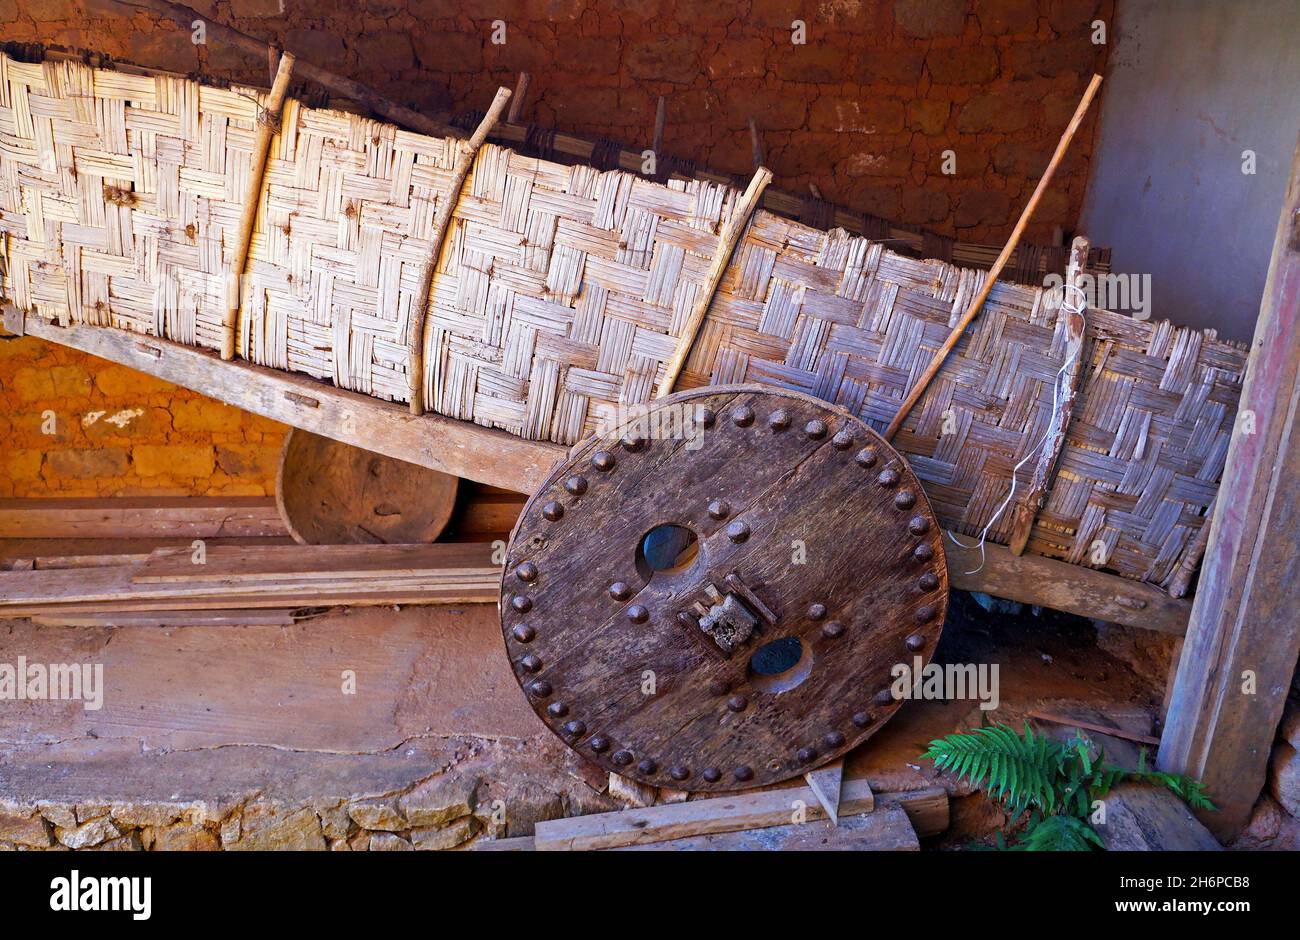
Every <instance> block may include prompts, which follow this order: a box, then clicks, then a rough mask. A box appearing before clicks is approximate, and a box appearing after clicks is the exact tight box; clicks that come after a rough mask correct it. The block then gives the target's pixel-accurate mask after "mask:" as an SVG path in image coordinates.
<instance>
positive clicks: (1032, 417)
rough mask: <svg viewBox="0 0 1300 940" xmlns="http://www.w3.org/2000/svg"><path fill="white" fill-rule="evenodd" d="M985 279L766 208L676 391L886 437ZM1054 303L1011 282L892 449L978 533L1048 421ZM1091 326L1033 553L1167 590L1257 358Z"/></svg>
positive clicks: (1185, 336)
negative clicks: (825, 417)
mask: <svg viewBox="0 0 1300 940" xmlns="http://www.w3.org/2000/svg"><path fill="white" fill-rule="evenodd" d="M984 277H985V274H984V273H983V272H979V271H973V270H969V269H961V268H956V267H953V266H952V265H949V264H946V263H944V262H942V261H937V260H917V259H912V258H905V257H902V256H900V255H897V254H895V253H893V252H891V251H888V250H885V249H883V248H882V247H881V246H880V245H879V244H878V243H873V242H871V241H868V240H867V239H863V238H856V237H851V236H849V235H848V234H847V233H845V232H844V231H842V230H835V231H832V232H822V231H819V230H817V229H812V228H809V227H807V226H804V225H801V224H799V223H797V222H793V221H791V220H788V219H784V218H781V217H778V216H775V215H772V214H770V213H766V212H759V213H758V214H757V215H756V216H755V219H754V221H753V223H752V225H751V226H750V229H749V231H748V233H747V235H746V237H745V238H744V240H743V241H742V242H741V244H740V245H739V246H738V247H737V250H736V254H735V257H734V258H733V261H732V264H731V266H730V268H729V269H728V272H727V274H726V276H725V277H724V279H723V282H722V284H721V286H720V288H719V292H718V295H717V297H716V298H715V300H714V303H713V306H712V308H711V309H710V312H709V317H708V320H707V321H706V323H705V326H704V329H703V331H702V332H701V335H700V337H699V339H698V340H697V343H696V345H695V347H694V349H693V351H692V354H691V357H690V359H689V361H688V362H687V367H686V372H685V373H684V375H683V377H682V381H681V382H680V383H679V387H691V386H695V385H702V384H710V383H711V384H720V383H726V382H741V381H749V382H766V383H769V384H772V385H779V386H783V387H787V388H794V389H799V390H801V391H805V392H808V393H810V394H813V395H816V396H818V397H820V398H824V399H826V400H828V401H833V402H837V403H839V404H841V405H843V406H845V407H846V408H848V409H849V410H850V411H852V412H853V413H854V414H857V415H860V416H861V417H862V418H863V419H865V420H866V421H868V422H869V423H871V424H872V426H874V427H875V428H877V429H878V430H883V429H884V427H885V426H886V425H887V424H888V423H889V421H890V419H891V418H892V417H893V415H894V412H895V411H896V410H897V407H898V404H899V402H900V401H901V399H902V398H903V397H904V395H905V394H906V391H907V389H908V388H910V387H911V385H912V384H913V383H914V382H915V381H916V379H917V377H918V376H919V375H920V373H921V371H922V370H923V369H924V368H925V365H926V364H927V363H928V361H929V360H930V358H931V356H932V355H933V354H934V352H935V350H936V349H938V347H939V346H940V345H941V344H942V343H943V340H944V339H945V338H946V336H947V335H948V332H949V329H950V327H951V326H952V324H954V323H955V322H956V320H957V318H958V317H959V316H960V315H961V313H962V311H963V310H964V309H965V307H966V306H967V305H968V304H969V302H970V300H971V299H972V297H973V296H974V294H975V293H976V292H977V290H978V288H979V287H980V285H981V284H982V283H983V280H982V279H983V278H984ZM1059 308H1060V291H1059V289H1058V290H1053V291H1045V290H1043V289H1041V288H1034V287H1025V286H1021V285H1016V284H1009V283H1005V282H999V283H998V284H997V285H996V286H995V287H994V289H993V291H992V293H991V294H990V296H989V299H988V302H987V303H986V304H985V305H984V308H983V311H982V312H981V313H980V315H979V317H978V318H977V319H976V321H975V322H974V324H973V325H972V326H971V328H970V329H969V330H968V332H967V334H966V336H965V337H964V338H963V340H962V341H961V343H960V344H959V345H958V346H957V348H956V349H955V350H954V351H953V353H952V354H951V355H950V356H949V358H948V360H947V362H946V364H945V365H944V367H943V369H942V371H941V372H940V373H939V375H938V376H937V378H936V379H935V381H934V383H933V384H932V385H931V386H930V389H929V391H928V392H927V393H926V395H925V396H924V397H923V398H922V399H921V401H920V402H919V403H918V404H917V407H916V408H915V409H914V410H913V412H912V414H911V416H910V418H909V420H908V421H907V423H906V424H905V425H904V427H903V429H902V430H901V431H900V432H899V434H898V436H897V437H896V438H895V440H894V444H895V445H896V446H897V447H898V448H899V449H900V450H901V451H902V452H903V453H905V454H906V455H907V456H908V458H909V460H910V462H911V464H912V468H913V469H914V470H915V471H916V473H917V475H918V476H919V477H920V478H921V479H922V480H923V481H925V483H926V484H927V486H926V492H927V494H928V495H929V497H930V500H931V502H932V503H933V504H934V508H935V510H936V512H937V513H938V514H939V516H940V518H941V520H942V521H943V522H944V524H945V525H947V526H949V527H950V528H952V529H954V530H957V531H960V532H964V533H967V534H969V535H978V533H979V532H980V531H981V530H982V529H983V528H984V526H985V525H986V524H987V523H988V522H989V520H990V519H991V518H992V517H993V515H994V513H995V512H996V510H997V508H998V506H999V505H1000V504H1001V503H1002V501H1003V500H1004V499H1005V498H1006V496H1007V494H1008V492H1009V491H1010V486H1011V473H1012V468H1013V467H1014V466H1015V465H1016V464H1017V463H1018V462H1019V461H1020V460H1021V459H1022V458H1024V457H1025V455H1026V454H1027V453H1028V452H1029V450H1030V449H1031V448H1033V447H1034V446H1035V445H1036V444H1037V443H1038V442H1039V440H1040V439H1041V438H1042V436H1043V434H1044V432H1045V431H1046V429H1047V425H1048V422H1049V421H1050V419H1051V408H1052V396H1053V383H1054V382H1055V381H1056V376H1057V373H1058V372H1059V371H1060V369H1061V367H1062V365H1063V364H1064V351H1063V350H1064V331H1063V327H1061V324H1060V322H1059V319H1058V317H1057V313H1058V311H1059ZM1087 318H1088V332H1087V339H1086V346H1085V356H1086V359H1087V361H1086V366H1085V371H1084V376H1083V382H1082V391H1081V394H1080V397H1079V400H1078V402H1077V403H1076V405H1075V408H1074V417H1073V420H1072V421H1071V424H1070V429H1069V435H1068V440H1067V443H1066V446H1065V448H1064V450H1063V452H1062V456H1061V459H1060V462H1059V464H1058V472H1057V475H1056V479H1055V482H1054V485H1053V488H1052V491H1051V495H1050V498H1049V500H1048V502H1047V504H1046V505H1045V507H1044V509H1043V511H1042V512H1041V513H1040V514H1039V516H1038V520H1037V522H1036V525H1035V528H1034V531H1033V533H1032V536H1031V541H1030V546H1029V547H1030V550H1031V551H1034V552H1036V553H1038V554H1044V555H1049V556H1052V557H1056V558H1062V559H1065V560H1067V561H1070V562H1074V563H1076V564H1088V565H1094V566H1096V567H1104V568H1108V569H1111V570H1114V571H1116V572H1118V573H1120V574H1123V575H1126V576H1128V577H1131V578H1137V579H1141V580H1146V581H1162V580H1164V578H1165V577H1167V576H1168V574H1169V573H1170V571H1171V570H1172V568H1173V566H1174V565H1175V564H1176V563H1177V560H1178V558H1179V555H1180V554H1181V552H1182V551H1183V550H1184V549H1185V548H1186V547H1187V543H1188V540H1189V538H1190V536H1191V535H1192V534H1193V533H1194V532H1195V531H1196V530H1197V529H1198V528H1199V527H1200V525H1201V524H1202V522H1203V516H1204V513H1205V510H1206V508H1207V507H1208V506H1209V504H1210V501H1211V500H1212V499H1213V497H1214V493H1215V490H1216V485H1215V481H1217V480H1218V479H1219V475H1220V473H1221V472H1222V470H1223V462H1224V457H1225V455H1226V453H1227V447H1228V439H1229V435H1230V433H1231V431H1232V426H1233V422H1234V420H1235V414H1236V402H1237V399H1238V397H1239V395H1240V388H1241V378H1242V375H1243V373H1244V369H1245V364H1246V354H1245V351H1244V350H1243V349H1242V348H1240V347H1238V346H1236V345H1234V344H1230V343H1224V342H1220V341H1218V340H1216V339H1215V337H1214V334H1213V331H1205V332H1204V333H1202V332H1199V331H1194V330H1188V329H1174V328H1173V327H1172V326H1171V325H1170V324H1169V323H1167V322H1162V323H1154V324H1153V323H1146V322H1141V321H1137V320H1134V319H1132V318H1130V317H1126V316H1120V315H1118V314H1114V313H1110V312H1108V311H1104V310H1092V309H1090V310H1089V311H1088V312H1087ZM1031 469H1032V461H1031V462H1030V463H1029V464H1027V465H1026V466H1025V467H1022V468H1021V470H1020V473H1019V475H1018V479H1019V481H1020V482H1019V486H1020V490H1019V492H1020V493H1021V494H1023V492H1024V487H1025V485H1026V483H1027V481H1028V479H1029V475H1030V471H1031ZM1012 519H1013V513H1012V512H1011V511H1007V512H1004V513H1003V514H1002V516H1001V517H999V519H998V521H997V522H996V523H995V524H994V525H993V527H992V528H991V529H990V531H989V538H990V540H991V541H994V542H1006V541H1007V540H1008V538H1009V536H1010V533H1011V526H1012ZM1098 542H1100V543H1101V545H1102V546H1104V548H1102V549H1099V548H1098V546H1097V544H1096V543H1098ZM1094 551H1097V554H1096V555H1095V556H1094V554H1093V553H1094ZM1100 559H1104V561H1101V560H1100Z"/></svg>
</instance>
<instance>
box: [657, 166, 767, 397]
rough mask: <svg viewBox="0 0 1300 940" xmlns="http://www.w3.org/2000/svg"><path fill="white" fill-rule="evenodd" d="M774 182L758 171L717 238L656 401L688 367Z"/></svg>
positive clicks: (665, 368) (669, 392)
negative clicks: (699, 335)
mask: <svg viewBox="0 0 1300 940" xmlns="http://www.w3.org/2000/svg"><path fill="white" fill-rule="evenodd" d="M770 182H772V171H771V170H769V169H768V168H767V167H763V166H761V167H759V168H758V172H757V173H755V174H754V178H753V179H751V180H750V181H749V186H748V187H747V188H746V189H745V192H744V194H743V195H742V196H741V197H740V201H739V202H738V203H737V204H736V210H735V211H734V212H733V213H732V214H731V218H730V219H729V220H728V221H727V224H726V225H725V226H723V229H722V234H721V235H719V236H718V247H717V250H716V251H714V252H713V260H712V261H711V262H710V263H709V273H708V274H707V275H706V276H705V278H704V284H703V285H701V287H700V290H699V292H698V293H697V294H696V295H695V303H694V304H692V305H691V312H690V314H689V315H688V316H687V318H686V323H684V324H683V325H682V332H681V335H680V336H679V337H678V339H677V348H676V349H674V350H673V356H672V358H671V359H669V360H668V362H667V364H665V366H664V377H663V379H662V380H661V381H660V382H659V391H658V393H657V394H656V395H655V397H656V398H663V397H664V396H665V395H669V394H671V393H672V390H673V386H674V385H675V384H676V383H677V378H678V376H680V375H681V374H682V369H683V368H684V367H685V365H686V357H687V356H689V355H690V353H691V346H692V345H694V343H695V336H696V334H697V333H699V332H700V327H701V326H702V325H703V324H704V315H705V314H706V313H708V311H709V305H710V304H711V303H712V302H713V295H714V294H716V293H717V292H718V284H719V283H720V282H721V281H722V273H723V271H725V270H726V268H727V262H728V261H730V260H731V253H732V252H733V251H735V250H736V243H737V242H738V241H740V234H741V232H743V231H744V230H745V225H746V223H748V222H749V217H750V216H752V215H753V214H754V210H755V209H757V208H758V203H759V201H760V200H761V199H762V197H763V190H765V189H766V188H767V184H768V183H770Z"/></svg>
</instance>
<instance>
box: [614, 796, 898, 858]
mask: <svg viewBox="0 0 1300 940" xmlns="http://www.w3.org/2000/svg"><path fill="white" fill-rule="evenodd" d="M615 851H620V852H919V851H921V843H920V842H919V841H918V840H917V837H916V831H915V830H914V829H913V828H912V824H911V823H910V822H909V821H908V819H907V813H905V812H904V811H903V808H902V807H901V806H888V807H885V808H883V809H877V810H876V811H875V812H872V813H863V814H862V815H860V816H850V817H849V818H847V819H844V820H842V821H841V822H840V824H839V825H838V826H835V825H832V824H831V822H830V820H826V819H818V820H813V821H810V822H805V823H793V824H789V825H785V826H772V827H770V828H766V829H747V830H744V831H741V832H720V833H714V834H711V835H704V836H689V837H687V838H683V839H670V840H668V841H666V842H652V843H646V844H640V845H628V846H624V847H622V848H621V849H617V850H615Z"/></svg>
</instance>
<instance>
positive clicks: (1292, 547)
mask: <svg viewBox="0 0 1300 940" xmlns="http://www.w3.org/2000/svg"><path fill="white" fill-rule="evenodd" d="M1239 409H1240V410H1239V412H1238V413H1239V414H1251V415H1253V417H1254V422H1253V426H1251V425H1245V424H1242V425H1239V426H1238V427H1237V428H1235V429H1234V431H1233V435H1232V442H1231V443H1230V444H1229V445H1228V456H1227V463H1226V465H1225V467H1224V471H1223V481H1222V482H1221V483H1220V484H1219V498H1218V499H1216V500H1215V506H1214V517H1213V522H1212V524H1211V528H1210V531H1209V544H1208V545H1207V546H1206V550H1205V563H1204V566H1203V567H1202V569H1201V580H1200V583H1199V585H1198V586H1197V589H1196V597H1195V599H1194V601H1193V603H1192V615H1191V619H1190V621H1189V623H1188V626H1187V638H1186V641H1185V642H1184V644H1183V654H1182V657H1181V659H1180V660H1179V663H1178V672H1177V674H1176V676H1175V679H1174V689H1173V693H1172V695H1171V696H1170V702H1169V714H1168V716H1167V717H1166V720H1165V728H1164V733H1163V734H1162V735H1161V737H1160V753H1159V757H1158V760H1157V766H1158V767H1159V768H1160V769H1161V770H1166V771H1172V772H1177V773H1187V774H1191V775H1192V776H1193V777H1197V778H1199V779H1200V780H1201V781H1202V782H1204V784H1205V787H1206V792H1207V793H1208V795H1209V797H1210V799H1212V800H1213V801H1214V802H1215V804H1216V805H1217V806H1218V808H1219V810H1218V812H1213V813H1204V814H1198V815H1200V818H1201V821H1202V822H1204V823H1205V825H1206V826H1208V827H1209V828H1210V830H1211V831H1212V832H1214V834H1215V835H1216V836H1218V837H1219V839H1220V840H1221V841H1226V840H1228V839H1230V838H1232V837H1233V836H1234V835H1236V834H1237V833H1238V832H1240V831H1241V829H1242V828H1243V827H1244V826H1245V825H1246V823H1247V821H1248V820H1249V819H1250V814H1251V810H1252V808H1253V807H1254V805H1255V800H1256V798H1257V797H1258V796H1259V793H1260V790H1261V789H1262V787H1263V784H1264V775H1265V772H1266V768H1267V766H1268V759H1269V754H1270V752H1271V749H1272V744H1273V736H1274V734H1275V733H1276V731H1277V726H1278V722H1279V721H1280V720H1281V717H1282V708H1283V706H1284V705H1285V704H1286V698H1287V692H1288V690H1289V689H1290V687H1291V679H1292V675H1293V673H1294V672H1295V667H1296V658H1297V655H1300V616H1297V614H1296V610H1297V608H1300V553H1298V552H1297V551H1296V545H1297V544H1298V543H1300V426H1298V425H1297V421H1296V416H1297V413H1298V412H1300V145H1298V146H1297V148H1296V153H1295V157H1294V159H1293V161H1292V164H1291V174H1290V178H1289V182H1288V185H1287V191H1286V198H1285V200H1284V201H1283V204H1282V219H1281V222H1280V223H1279V225H1278V229H1277V236H1276V239H1275V240H1274V242H1273V260H1272V263H1271V264H1270V265H1269V269H1268V280H1267V282H1266V283H1265V285H1264V297H1263V301H1262V303H1261V305H1260V311H1259V320H1258V321H1257V322H1256V324H1255V337H1254V340H1253V342H1252V343H1251V351H1250V359H1249V361H1248V363H1247V366H1246V381H1245V385H1244V387H1243V388H1242V393H1241V401H1240V404H1239ZM1202 524H1203V525H1204V523H1202Z"/></svg>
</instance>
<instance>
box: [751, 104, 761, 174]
mask: <svg viewBox="0 0 1300 940" xmlns="http://www.w3.org/2000/svg"><path fill="white" fill-rule="evenodd" d="M749 149H750V156H752V157H753V160H754V171H755V172H757V171H758V169H759V168H760V167H761V166H762V165H763V141H762V140H760V139H759V136H758V125H757V124H755V123H754V119H753V118H752V117H751V118H750V119H749Z"/></svg>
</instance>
